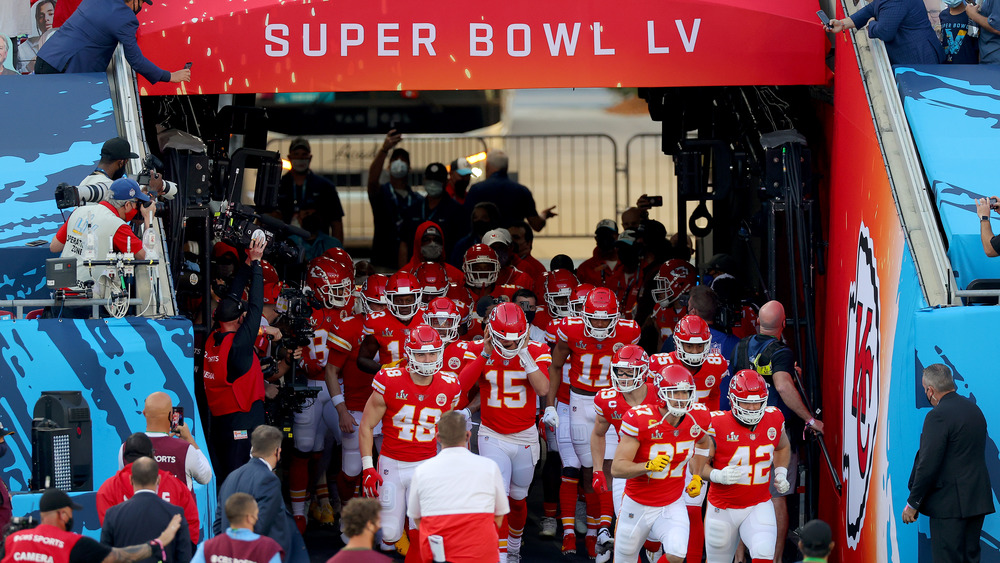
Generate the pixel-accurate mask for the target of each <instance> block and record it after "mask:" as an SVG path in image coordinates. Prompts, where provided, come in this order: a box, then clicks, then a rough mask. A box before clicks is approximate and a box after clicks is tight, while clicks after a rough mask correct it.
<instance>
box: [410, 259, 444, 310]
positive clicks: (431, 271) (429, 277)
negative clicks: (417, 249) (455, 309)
mask: <svg viewBox="0 0 1000 563" xmlns="http://www.w3.org/2000/svg"><path fill="white" fill-rule="evenodd" d="M414 275H415V276H417V280H418V281H419V282H420V289H421V294H420V300H421V302H422V303H423V304H424V305H427V304H428V303H430V302H431V301H433V300H434V299H435V298H437V297H444V295H445V294H446V293H448V287H449V285H450V283H449V280H448V270H447V269H445V267H444V266H443V265H442V264H439V263H438V262H423V263H421V264H420V265H419V266H417V271H416V272H414Z"/></svg>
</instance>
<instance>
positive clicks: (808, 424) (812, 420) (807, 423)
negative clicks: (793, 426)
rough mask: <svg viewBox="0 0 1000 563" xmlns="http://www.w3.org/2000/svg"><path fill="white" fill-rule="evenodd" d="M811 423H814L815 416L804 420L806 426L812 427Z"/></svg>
mask: <svg viewBox="0 0 1000 563" xmlns="http://www.w3.org/2000/svg"><path fill="white" fill-rule="evenodd" d="M813 424H816V419H815V418H810V419H809V420H808V421H806V426H809V427H810V428H811V427H812V425H813Z"/></svg>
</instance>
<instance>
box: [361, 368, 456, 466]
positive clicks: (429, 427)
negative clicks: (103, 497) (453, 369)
mask: <svg viewBox="0 0 1000 563" xmlns="http://www.w3.org/2000/svg"><path fill="white" fill-rule="evenodd" d="M372 389H374V390H375V391H377V392H378V393H381V394H382V398H383V399H384V400H385V406H386V409H385V414H384V415H383V416H382V435H383V440H382V452H381V453H382V454H384V455H386V456H388V457H390V458H392V459H394V460H396V461H423V460H425V459H428V458H431V457H434V456H435V455H437V421H438V419H439V418H441V414H442V413H444V412H445V411H449V410H452V409H454V408H455V406H456V405H457V404H458V400H459V395H461V393H462V388H461V386H459V384H458V380H457V379H455V378H454V377H452V376H450V375H447V374H445V373H442V372H438V373H437V374H435V375H434V378H433V380H432V381H431V383H430V385H417V384H416V383H414V381H413V378H412V377H410V374H409V372H407V371H406V370H401V369H397V368H385V369H382V370H379V372H378V373H377V374H375V379H374V380H373V381H372Z"/></svg>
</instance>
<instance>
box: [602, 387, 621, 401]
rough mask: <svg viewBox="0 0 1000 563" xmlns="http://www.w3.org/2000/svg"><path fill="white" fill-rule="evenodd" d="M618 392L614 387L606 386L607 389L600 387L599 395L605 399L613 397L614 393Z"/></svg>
mask: <svg viewBox="0 0 1000 563" xmlns="http://www.w3.org/2000/svg"><path fill="white" fill-rule="evenodd" d="M617 394H618V390H617V389H615V388H614V387H608V388H607V389H601V392H600V395H601V397H603V398H605V399H614V398H615V395H617Z"/></svg>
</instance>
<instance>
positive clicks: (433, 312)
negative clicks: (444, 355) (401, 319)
mask: <svg viewBox="0 0 1000 563" xmlns="http://www.w3.org/2000/svg"><path fill="white" fill-rule="evenodd" d="M424 322H426V323H427V324H429V325H430V326H431V327H432V328H434V330H437V331H438V334H440V335H441V340H444V342H445V344H449V343H451V342H454V341H456V340H458V326H459V325H460V324H461V323H462V314H461V313H460V312H459V310H458V305H456V304H455V302H454V301H452V300H451V299H448V298H447V297H436V298H434V300H432V301H431V302H430V303H428V304H427V311H425V312H424Z"/></svg>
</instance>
